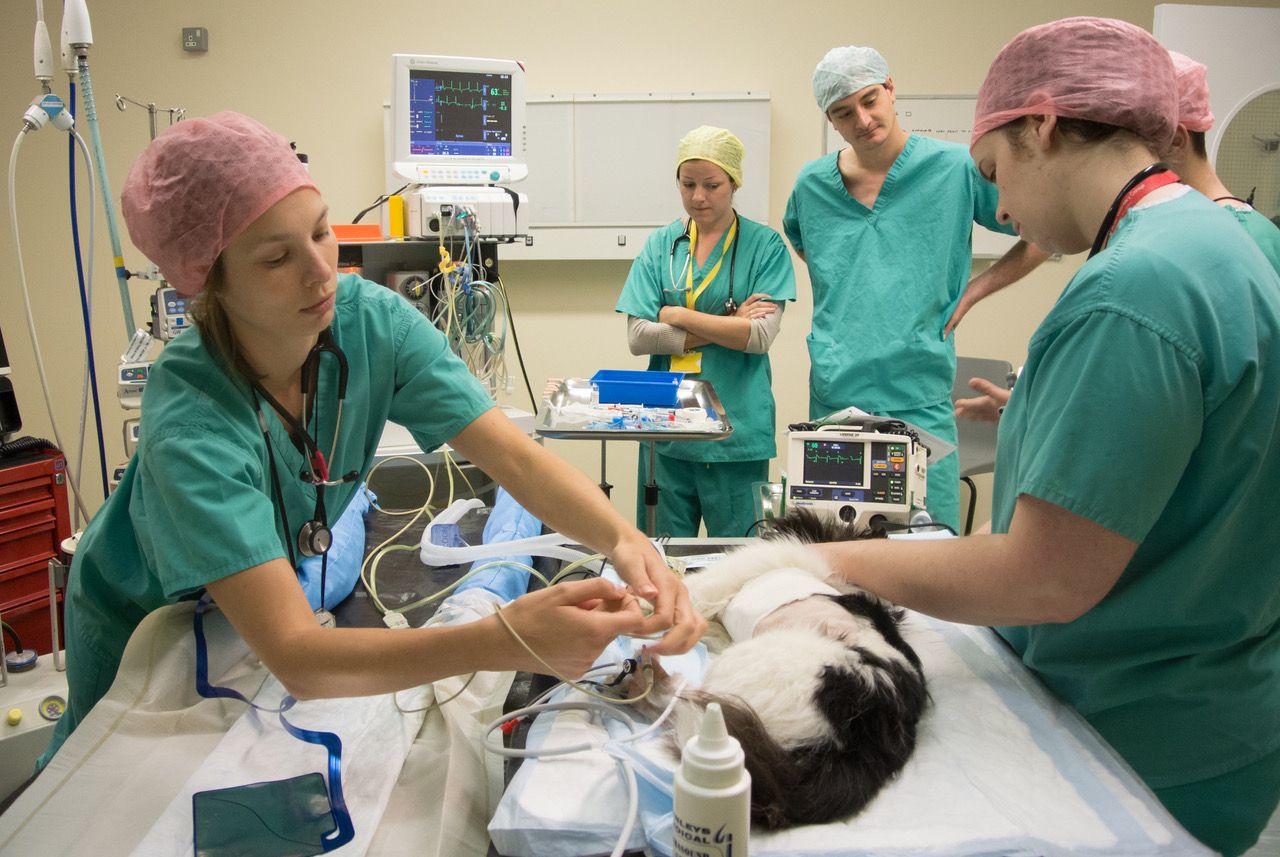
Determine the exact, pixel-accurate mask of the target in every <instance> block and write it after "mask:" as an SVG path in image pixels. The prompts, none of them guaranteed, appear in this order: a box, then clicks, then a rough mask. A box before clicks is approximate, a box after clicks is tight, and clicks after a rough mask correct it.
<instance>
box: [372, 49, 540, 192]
mask: <svg viewBox="0 0 1280 857" xmlns="http://www.w3.org/2000/svg"><path fill="white" fill-rule="evenodd" d="M392 71H393V82H392V103H391V125H392V136H393V141H392V142H393V148H394V156H393V157H394V164H393V170H394V172H395V173H396V174H397V175H398V176H399V177H400V178H401V179H404V180H406V181H411V182H416V183H420V184H505V183H507V182H512V181H519V180H520V179H522V178H524V177H525V175H527V173H528V169H527V167H526V165H525V163H524V134H525V127H524V106H525V104H524V69H523V68H521V66H520V64H519V63H517V62H515V61H514V60H490V59H480V58H475V57H437V56H425V55H419V54H396V55H394V57H393V62H392Z"/></svg>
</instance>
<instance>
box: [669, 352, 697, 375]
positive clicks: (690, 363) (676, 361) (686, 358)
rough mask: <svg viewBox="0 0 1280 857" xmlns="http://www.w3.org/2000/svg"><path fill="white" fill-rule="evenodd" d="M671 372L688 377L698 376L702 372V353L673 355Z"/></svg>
mask: <svg viewBox="0 0 1280 857" xmlns="http://www.w3.org/2000/svg"><path fill="white" fill-rule="evenodd" d="M671 371H672V372H683V373H684V374H686V375H697V374H698V373H699V372H701V371H702V352H701V351H688V352H685V353H684V354H679V355H672V357H671Z"/></svg>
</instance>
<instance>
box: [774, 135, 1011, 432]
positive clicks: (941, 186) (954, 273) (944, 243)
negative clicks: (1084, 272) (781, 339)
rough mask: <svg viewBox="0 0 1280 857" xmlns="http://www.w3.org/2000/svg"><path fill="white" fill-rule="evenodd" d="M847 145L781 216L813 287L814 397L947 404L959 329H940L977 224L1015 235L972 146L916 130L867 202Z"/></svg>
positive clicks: (837, 402) (833, 402) (866, 405)
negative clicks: (845, 167)
mask: <svg viewBox="0 0 1280 857" xmlns="http://www.w3.org/2000/svg"><path fill="white" fill-rule="evenodd" d="M838 154H839V153H832V154H830V155H826V156H825V157H822V158H819V159H818V160H816V161H811V162H809V163H808V164H806V165H805V166H804V168H803V169H802V170H801V171H800V176H799V177H798V178H797V179H796V183H795V187H794V188H793V189H792V191H791V197H790V198H789V199H788V200H787V210H786V214H785V216H784V217H783V220H782V226H783V230H784V231H785V232H786V235H787V239H788V240H789V241H790V242H791V245H792V246H793V247H795V249H796V251H797V252H799V253H802V254H804V258H805V261H806V262H807V263H808V267H809V280H810V282H811V283H812V285H813V328H812V331H811V332H810V333H809V338H808V343H809V359H810V361H811V366H810V370H809V396H810V401H811V403H821V405H820V407H819V410H823V411H824V412H826V413H829V412H830V411H835V410H839V409H840V408H844V407H848V406H849V405H856V406H858V407H860V408H862V409H863V410H866V411H873V412H876V413H885V412H890V411H894V410H902V409H908V408H918V407H923V406H927V405H934V404H937V403H939V402H943V401H948V400H950V398H951V385H952V381H953V379H954V377H955V338H954V337H948V338H947V339H945V340H944V339H943V338H942V328H943V326H944V325H945V324H946V322H947V319H948V318H950V317H951V313H952V311H954V310H955V308H956V305H957V304H958V303H959V301H960V296H961V295H962V294H963V293H964V289H965V286H966V285H967V283H968V281H969V272H970V269H971V267H972V264H973V258H972V257H973V250H972V237H973V224H974V222H977V223H981V224H982V225H983V226H986V227H988V228H991V229H997V230H999V231H1001V232H1007V233H1009V234H1012V229H1011V228H1010V227H1007V226H1002V225H1000V224H999V223H997V222H996V189H995V187H994V186H993V185H991V184H990V183H989V182H987V181H984V180H983V178H982V177H981V176H980V175H979V174H978V171H977V169H976V168H975V167H974V165H973V161H972V159H971V158H970V157H969V152H968V150H967V149H966V148H965V147H964V146H961V145H959V144H957V143H949V142H945V141H942V140H935V139H933V138H931V137H920V136H917V135H915V134H912V135H911V136H910V137H908V139H907V144H906V147H905V148H903V150H902V152H901V154H899V155H898V158H897V160H896V161H894V163H893V166H892V167H891V168H890V169H889V173H888V175H886V176H885V180H884V185H883V186H882V187H881V189H880V195H879V196H877V197H876V201H875V205H874V207H872V208H870V209H868V208H867V207H866V206H864V205H863V204H862V203H860V202H858V201H857V200H856V199H854V198H853V197H852V196H850V195H849V192H848V191H847V190H846V189H845V186H844V180H843V179H842V178H841V176H840V169H839V167H838V166H837V164H836V160H837V157H838ZM813 406H816V405H811V407H813ZM925 428H928V427H927V426H926V427H925Z"/></svg>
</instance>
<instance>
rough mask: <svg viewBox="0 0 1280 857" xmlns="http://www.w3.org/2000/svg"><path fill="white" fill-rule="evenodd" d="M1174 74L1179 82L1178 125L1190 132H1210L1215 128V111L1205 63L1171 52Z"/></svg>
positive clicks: (1170, 57)
mask: <svg viewBox="0 0 1280 857" xmlns="http://www.w3.org/2000/svg"><path fill="white" fill-rule="evenodd" d="M1169 59H1171V60H1173V72H1174V74H1175V75H1176V76H1177V80H1178V124H1179V125H1181V126H1183V127H1184V128H1186V129H1187V130H1188V131H1208V130H1209V129H1210V128H1212V127H1213V111H1212V110H1210V109H1209V84H1208V83H1207V82H1206V81H1205V72H1206V71H1208V69H1206V68H1205V67H1204V63H1198V62H1196V61H1195V60H1193V59H1192V58H1191V57H1189V56H1186V55H1184V54H1180V53H1178V52H1177V51H1169Z"/></svg>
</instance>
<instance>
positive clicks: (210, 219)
mask: <svg viewBox="0 0 1280 857" xmlns="http://www.w3.org/2000/svg"><path fill="white" fill-rule="evenodd" d="M122 197H123V212H124V217H125V221H126V223H127V224H128V227H129V234H130V236H131V238H132V239H133V241H134V243H135V244H136V245H137V247H138V248H139V249H140V250H142V252H144V253H145V254H146V255H147V256H148V257H149V258H150V259H152V260H153V261H154V262H155V263H156V264H157V265H158V266H159V268H160V270H161V272H162V273H163V274H164V275H165V277H166V279H167V280H168V281H169V283H170V284H172V285H173V287H174V288H176V289H177V290H178V291H179V292H180V293H181V294H183V295H185V296H186V297H187V298H188V299H191V298H194V304H193V314H194V316H195V319H196V330H195V331H189V332H187V333H185V334H183V335H182V336H180V337H179V338H178V339H176V340H174V341H173V342H172V343H170V344H169V345H168V346H167V347H166V348H165V350H164V352H163V353H162V354H161V356H160V358H159V359H158V360H157V361H156V362H155V365H154V366H153V368H152V371H151V375H150V378H149V380H148V383H147V388H146V393H145V394H144V397H143V412H144V413H145V414H146V424H147V428H146V431H145V433H144V435H143V437H142V439H141V441H140V443H139V445H138V450H137V454H136V455H134V457H133V459H132V460H131V461H130V463H129V467H128V469H127V471H126V473H125V475H124V478H123V480H122V481H121V483H120V486H119V488H118V489H117V490H116V491H115V492H114V493H112V495H111V496H110V497H109V498H108V500H107V502H106V504H105V505H104V506H103V507H102V509H101V510H100V511H99V512H98V514H97V516H96V517H95V518H94V519H93V520H92V521H91V522H90V524H89V526H88V528H87V529H86V530H85V533H84V536H83V538H82V539H81V541H80V544H79V548H78V550H77V552H76V556H75V563H74V567H73V569H72V572H71V576H70V584H69V587H68V597H67V606H66V611H67V613H66V628H67V652H68V658H67V661H68V680H69V684H70V699H69V700H68V702H69V707H68V709H67V713H66V715H65V716H64V717H63V718H62V719H61V720H60V721H59V723H58V726H57V730H56V734H55V736H54V740H53V742H52V744H51V746H50V749H49V750H48V751H47V752H46V754H45V761H47V760H48V759H49V758H50V757H52V755H53V753H54V752H55V751H56V749H57V748H58V746H60V745H61V743H62V742H63V740H65V739H66V738H67V736H68V735H69V734H70V733H71V732H72V730H73V729H74V728H75V726H76V724H77V723H78V722H79V721H80V720H81V719H82V718H83V717H84V716H85V715H86V714H87V713H88V712H89V710H90V708H92V707H93V705H94V703H95V702H97V700H98V699H99V698H101V697H102V695H103V694H105V693H106V691H107V689H108V687H109V686H110V685H111V682H112V680H113V678H114V677H115V674H116V670H117V667H118V666H119V663H120V658H121V654H122V653H123V651H124V647H125V643H126V642H127V641H128V639H129V636H130V634H131V633H132V632H133V630H134V628H135V627H136V626H137V625H138V623H139V622H141V621H142V619H143V618H144V617H145V616H146V615H147V614H148V613H150V612H151V611H153V610H155V609H156V608H158V607H161V606H163V605H166V604H172V603H174V602H177V601H181V600H185V599H191V598H195V597H197V596H199V595H201V594H202V593H207V594H208V595H209V596H211V598H212V600H213V602H214V603H215V604H216V606H217V607H218V608H219V609H220V610H221V611H222V612H223V613H225V614H226V616H227V618H228V619H229V620H230V622H231V624H232V625H233V626H234V627H235V628H236V630H237V631H238V632H239V633H240V635H241V636H242V637H243V638H244V639H245V640H246V641H247V642H248V643H249V645H250V646H251V647H252V648H253V649H254V650H255V652H256V653H257V655H258V656H259V657H260V658H261V660H262V662H263V663H264V664H265V665H266V666H267V667H268V668H269V669H270V670H271V672H272V673H274V674H275V676H276V677H277V678H279V679H280V681H281V682H282V683H283V685H284V686H285V688H287V689H288V691H289V692H290V693H292V694H294V695H295V696H297V697H340V696H360V695H369V694H379V693H385V692H388V691H394V690H398V689H401V688H407V687H414V686H417V685H421V684H423V683H426V682H430V681H434V680H436V679H440V678H444V677H446V676H452V675H458V674H461V673H468V672H472V671H475V670H529V671H533V672H540V671H546V669H547V666H548V665H549V666H550V667H551V668H553V669H554V670H556V671H557V672H559V673H561V674H566V675H572V676H577V675H580V674H581V673H582V672H584V671H585V670H586V669H587V668H588V667H589V666H590V665H591V663H592V662H593V661H594V659H595V658H596V656H597V655H598V654H599V653H600V651H601V650H602V649H603V648H604V647H605V645H607V644H608V643H609V642H610V641H611V640H612V639H613V638H614V637H616V636H617V635H619V634H641V635H643V634H658V633H661V632H664V631H665V632H666V633H665V635H664V636H663V637H662V638H661V639H660V640H658V641H657V642H655V643H654V649H655V651H658V652H678V651H684V650H686V649H688V648H689V647H690V646H692V645H693V643H694V642H695V641H696V639H697V638H698V636H700V634H701V630H702V628H703V627H704V625H703V622H702V620H701V618H700V617H698V616H697V614H696V613H695V612H693V611H692V610H691V609H690V607H689V603H688V597H687V593H686V592H685V590H684V586H683V584H682V583H681V582H680V581H679V579H678V578H677V577H676V576H675V575H673V574H672V573H671V572H670V571H669V570H668V568H667V567H666V565H665V564H664V562H663V561H662V559H661V558H660V556H659V555H658V553H657V552H656V550H655V549H654V547H653V546H652V545H651V544H650V543H649V542H648V540H647V539H646V538H645V537H644V536H643V535H642V534H641V533H640V532H639V531H638V530H636V529H635V528H634V527H633V526H631V525H630V524H628V523H627V522H626V521H624V520H623V519H622V517H621V516H620V515H619V514H618V513H617V512H615V511H614V509H613V508H612V507H611V506H610V505H609V503H608V501H607V499H606V498H605V496H604V495H603V494H601V492H600V490H599V488H597V487H596V486H595V485H594V484H592V483H591V482H590V480H588V479H587V478H586V477H585V476H584V475H582V474H581V473H580V472H579V471H577V470H576V469H574V468H572V467H569V466H568V465H566V464H564V463H563V462H562V461H560V460H559V459H557V458H555V457H554V456H552V455H551V454H550V453H548V452H547V451H546V450H544V449H543V448H542V447H541V446H539V445H538V444H536V443H534V442H533V441H532V440H531V439H530V438H529V437H528V436H527V435H525V434H524V433H523V432H521V431H520V430H519V429H517V428H516V427H515V426H514V425H513V424H512V423H511V422H510V421H509V420H508V419H507V418H506V417H505V416H504V415H503V414H502V412H501V411H500V410H499V409H498V408H497V407H495V406H494V402H493V401H492V399H490V398H489V396H488V395H487V393H486V392H485V391H484V389H483V388H482V387H481V386H480V384H479V383H478V382H477V381H476V380H475V379H474V378H472V377H471V375H470V374H469V373H468V372H467V369H466V367H465V366H464V365H463V364H462V362H461V361H460V360H458V359H457V358H456V357H454V355H453V354H452V353H451V352H450V351H449V348H448V344H447V343H446V341H445V339H444V337H443V335H442V334H441V333H439V332H438V331H437V330H436V329H435V328H434V327H432V326H431V325H430V324H429V323H427V321H426V319H425V318H424V316H422V314H421V313H419V312H418V311H417V310H415V309H414V308H413V307H411V306H410V305H409V304H408V303H407V302H406V301H404V300H403V299H401V298H400V297H399V296H397V295H396V294H395V293H394V292H392V291H390V290H389V289H386V288H383V287H381V286H379V285H377V284H375V283H371V282H368V281H365V280H362V279H360V278H359V277H357V276H355V275H351V274H344V275H342V276H339V275H338V274H337V261H338V245H337V242H336V240H335V239H334V236H333V233H332V232H331V231H330V229H329V218H328V208H327V206H326V205H325V203H324V200H323V199H322V198H321V196H320V193H319V191H318V190H317V189H316V186H315V185H314V184H313V183H312V181H311V179H310V177H309V175H308V173H307V171H306V170H305V169H304V168H303V166H302V165H301V164H300V163H299V161H298V159H297V158H296V157H295V156H294V154H293V152H292V151H291V150H290V147H289V145H288V143H287V142H286V141H285V140H284V138H283V137H281V136H280V135H278V134H275V133H273V132H272V131H269V130H268V129H267V128H265V127H263V126H262V125H260V124H259V123H258V122H256V121H254V120H253V119H250V118H248V117H245V116H242V115H240V114H237V113H230V112H227V113H219V114H216V115H214V116H210V117H208V118H206V119H195V120H191V121H187V122H182V123H180V124H178V125H175V126H173V127H172V128H170V129H169V130H167V131H166V132H165V133H163V134H161V135H160V136H159V137H158V138H157V139H156V140H155V141H153V142H152V143H151V145H149V146H148V147H147V148H146V149H145V150H144V151H143V153H142V155H141V156H140V157H139V158H138V160H137V162H136V163H135V164H134V166H133V169H132V171H131V172H130V174H129V177H128V180H127V181H126V183H125V187H124V190H123V194H122ZM388 420H394V421H395V422H397V423H399V424H401V425H403V426H405V427H406V428H408V429H409V430H410V432H411V433H412V434H413V436H414V438H415V439H416V440H417V441H418V443H419V445H421V447H422V448H423V449H426V450H432V449H435V448H436V447H438V446H440V445H441V444H443V443H445V442H448V443H449V444H450V445H451V446H452V447H453V448H454V449H456V450H458V452H460V453H461V454H462V455H464V456H465V457H466V458H467V459H468V460H470V461H471V462H474V463H475V464H476V465H477V466H479V467H480V468H481V469H482V470H483V471H484V472H485V473H486V474H488V475H489V476H490V477H492V478H493V479H495V480H497V481H498V482H499V483H500V484H502V485H504V486H505V487H507V489H508V490H509V491H510V493H511V494H512V495H513V496H514V497H515V498H516V499H517V500H518V501H519V502H520V503H521V504H522V505H523V506H524V507H525V508H526V509H528V510H529V511H530V512H531V513H533V514H534V515H535V516H536V517H538V518H539V519H541V520H543V521H545V522H547V523H548V524H549V525H550V526H552V527H554V528H555V529H557V530H559V531H560V532H563V533H565V534H568V535H570V536H572V537H573V538H575V539H578V540H580V541H581V542H582V543H583V544H586V545H590V546H591V547H592V548H594V549H596V550H599V551H601V552H602V553H604V554H605V555H607V556H608V557H609V558H610V559H611V560H612V562H613V563H614V564H615V566H616V567H617V569H618V571H619V573H620V574H621V576H622V578H623V580H624V581H626V582H627V583H628V584H629V587H630V589H632V590H634V591H635V592H636V593H637V594H639V595H640V596H642V597H644V598H646V599H648V600H650V601H651V602H653V605H654V612H653V613H652V614H651V615H650V616H648V617H646V616H645V615H644V614H643V613H642V612H641V610H640V609H639V607H638V606H637V604H636V599H635V598H634V597H632V596H631V595H629V594H628V592H627V590H625V589H623V588H621V587H618V586H615V585H614V584H613V583H610V582H608V581H606V580H603V579H594V580H589V581H578V582H571V583H564V584H561V585H558V586H556V587H554V588H552V589H545V590H541V591H539V592H536V593H533V594H530V595H526V596H523V597H520V598H517V599H515V600H514V601H512V602H510V603H509V604H507V605H506V606H505V607H504V608H503V609H502V616H501V617H499V616H497V615H492V616H489V617H487V618H484V619H480V620H479V621H476V622H474V623H472V624H469V625H461V626H455V627H435V628H416V629H403V630H391V629H387V628H382V629H375V628H345V627H344V628H327V627H322V625H321V624H320V622H319V621H318V620H317V616H316V614H314V613H313V612H312V610H311V608H310V606H309V605H308V602H307V599H306V597H305V596H304V594H303V590H302V588H301V587H300V586H299V583H298V578H297V576H296V573H295V567H296V564H297V562H298V561H299V559H300V557H301V556H303V555H311V554H321V555H323V554H325V553H326V550H325V549H326V547H327V541H328V537H329V533H328V527H329V526H330V525H331V523H332V521H333V520H335V519H336V518H337V517H338V516H339V515H341V514H342V512H343V509H345V508H346V506H347V504H348V502H349V501H350V500H351V499H352V495H353V494H354V492H355V491H356V489H357V485H358V484H359V480H360V477H362V476H363V475H364V474H366V473H367V472H368V470H369V468H370V466H371V464H372V461H373V455H374V452H375V450H376V449H377V446H378V441H379V438H380V437H381V434H382V430H383V426H384V424H385V423H386V422H387V421H388ZM503 619H505V622H504V621H503ZM516 635H518V637H519V639H517V636H516ZM520 640H523V642H524V643H525V644H527V646H528V649H526V648H525V647H523V646H522V645H521V642H520ZM530 650H531V651H530ZM532 653H537V655H538V656H540V657H541V658H542V659H544V660H545V663H544V662H542V661H540V660H538V659H536V658H535V657H534V656H533V654H532Z"/></svg>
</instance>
